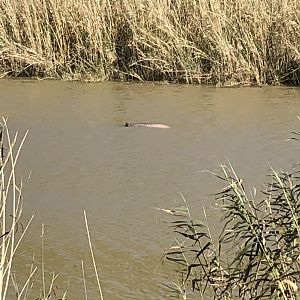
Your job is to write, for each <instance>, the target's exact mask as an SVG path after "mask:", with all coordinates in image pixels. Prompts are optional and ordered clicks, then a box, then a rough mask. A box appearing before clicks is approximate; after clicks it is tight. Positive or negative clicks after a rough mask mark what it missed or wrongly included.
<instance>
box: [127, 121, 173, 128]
mask: <svg viewBox="0 0 300 300" xmlns="http://www.w3.org/2000/svg"><path fill="white" fill-rule="evenodd" d="M124 126H125V127H150V128H170V126H168V125H165V124H161V123H128V122H126V123H125V124H124Z"/></svg>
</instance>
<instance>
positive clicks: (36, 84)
mask: <svg viewBox="0 0 300 300" xmlns="http://www.w3.org/2000/svg"><path fill="white" fill-rule="evenodd" d="M0 112H1V115H4V116H6V117H8V118H9V125H10V128H11V130H12V132H14V131H16V130H18V131H19V133H21V134H22V133H24V132H25V130H26V129H29V130H30V132H29V136H28V139H27V140H26V143H25V145H24V148H23V151H22V154H21V158H20V161H19V166H18V173H19V174H22V177H23V184H24V198H25V203H24V213H23V219H22V220H23V222H25V220H26V219H28V218H29V216H30V215H31V214H33V213H34V214H35V218H34V221H33V223H32V224H31V227H30V229H29V231H28V233H27V235H26V237H25V239H24V242H23V244H22V245H21V246H20V249H19V252H18V253H17V257H16V259H17V260H16V264H15V266H14V270H15V272H16V276H17V278H18V279H19V282H20V283H22V282H23V280H25V278H26V275H27V274H28V272H29V267H30V263H31V261H32V253H35V258H34V261H35V263H36V264H37V265H38V266H40V262H41V238H40V235H41V233H40V230H41V224H42V223H43V224H45V225H44V226H45V238H44V245H45V246H44V248H45V250H44V261H45V271H46V284H47V285H49V282H50V279H51V272H52V271H55V272H57V273H59V274H60V275H59V277H58V279H57V280H56V283H55V287H54V290H55V292H56V296H55V297H56V298H55V297H54V298H55V299H57V298H59V297H60V296H61V295H62V294H63V292H64V291H65V290H66V289H67V293H68V295H69V296H68V299H84V288H83V283H82V276H81V260H84V264H85V273H86V279H87V285H88V286H87V288H88V291H89V292H88V296H89V299H95V298H96V297H98V294H97V290H96V282H95V276H94V275H93V269H92V264H91V259H90V254H89V248H88V242H87V237H86V234H85V227H84V219H83V210H84V209H85V210H86V212H87V215H88V220H89V226H90V231H91V237H92V242H93V247H94V254H95V258H96V261H97V266H98V271H99V276H100V280H101V284H102V289H103V296H104V299H116V300H119V299H166V298H168V292H167V291H166V290H165V289H164V288H163V286H162V283H166V282H167V281H168V280H171V279H174V276H173V275H172V272H171V269H170V267H169V266H168V265H162V264H161V261H160V258H161V255H162V254H163V252H164V250H165V249H166V248H167V247H168V246H169V245H170V244H171V242H172V239H173V237H174V236H173V235H172V234H170V230H169V228H168V226H167V225H166V224H165V223H164V222H163V220H165V219H166V217H165V216H164V215H163V214H162V213H161V212H159V211H157V210H156V209H155V207H162V208H169V207H174V206H176V205H178V203H180V199H181V196H180V192H181V193H183V194H184V196H185V197H186V199H187V200H188V202H189V204H190V206H191V208H192V211H193V214H194V215H196V216H197V215H201V214H202V207H203V206H204V207H206V208H207V209H208V215H209V223H210V226H211V227H212V228H214V229H215V230H218V226H219V222H218V221H217V218H216V215H217V213H216V212H215V210H214V209H213V203H214V200H213V196H211V194H212V193H214V192H216V191H217V190H218V188H220V187H221V186H222V185H221V184H220V182H218V180H216V179H215V178H214V177H213V176H211V175H209V174H207V173H205V172H202V171H203V170H210V171H214V172H218V170H219V168H218V165H219V164H221V163H224V162H226V159H230V161H231V162H232V164H233V165H234V167H235V168H236V170H237V171H238V173H239V174H240V176H241V177H242V178H244V180H245V181H246V182H249V186H250V187H252V186H253V185H256V186H257V187H258V188H261V187H262V183H263V182H264V180H265V175H266V174H267V173H268V172H269V165H268V164H271V165H272V166H273V167H274V168H276V169H280V168H283V169H289V170H290V169H291V168H292V166H293V164H294V163H297V162H298V160H297V158H298V157H299V156H298V155H299V146H300V144H297V143H296V142H286V141H285V140H286V139H288V138H289V137H290V136H291V134H290V132H291V131H293V130H299V128H300V123H299V122H300V121H299V120H298V119H297V114H299V113H300V89H297V88H286V87H278V88H277V87H276V88H274V87H272V88H271V87H264V88H237V89H221V88H215V87H210V86H205V87H201V86H185V85H158V84H124V83H107V84H102V83H95V84H92V83H89V84H87V83H68V82H57V81H20V80H18V81H15V80H1V81H0ZM126 121H128V122H155V123H164V124H168V125H169V126H170V127H171V128H170V129H157V128H125V127H122V126H121V124H124V123H125V122H126ZM250 187H249V188H250ZM40 279H41V269H40V268H39V270H38V271H37V273H36V275H35V281H34V285H33V288H32V292H31V293H32V294H31V295H37V294H38V293H39V291H40V287H41V285H40V281H41V280H40ZM32 297H33V296H32Z"/></svg>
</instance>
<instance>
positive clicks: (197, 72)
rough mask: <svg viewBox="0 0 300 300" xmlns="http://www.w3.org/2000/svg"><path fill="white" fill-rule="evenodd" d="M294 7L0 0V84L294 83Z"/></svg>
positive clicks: (298, 14) (299, 79)
mask: <svg viewBox="0 0 300 300" xmlns="http://www.w3.org/2000/svg"><path fill="white" fill-rule="evenodd" d="M299 45H300V2H299V1H298V0H244V1H236V0H0V54H1V55H0V77H1V76H3V77H8V76H13V77H14V76H33V77H41V78H47V77H50V78H65V79H85V80H131V79H138V80H168V81H175V82H186V83H191V82H197V83H198V82H199V83H215V84H218V83H219V84H247V83H248V84H250V83H255V84H258V85H260V84H265V83H269V84H278V83H283V84H294V85H299V83H300V48H299Z"/></svg>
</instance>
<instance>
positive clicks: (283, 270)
mask: <svg viewBox="0 0 300 300" xmlns="http://www.w3.org/2000/svg"><path fill="white" fill-rule="evenodd" d="M222 169H223V175H221V176H220V175H217V176H218V177H219V178H220V179H221V180H222V181H224V182H225V185H226V187H225V188H224V189H223V190H222V191H220V192H219V193H217V194H216V200H217V204H218V206H219V209H220V215H221V216H222V217H221V219H220V227H221V228H222V232H221V234H220V236H219V237H215V236H212V234H211V231H210V229H209V226H208V225H207V224H208V223H210V222H211V221H210V220H207V218H206V221H205V222H200V221H197V220H195V219H194V217H193V216H192V215H191V213H190V211H189V209H188V206H187V204H186V202H185V203H184V205H183V206H182V207H180V208H177V209H174V210H164V211H167V212H168V213H170V214H172V215H173V217H174V218H175V220H172V221H171V226H172V228H173V229H174V232H175V233H176V234H177V235H178V236H179V237H178V240H177V243H176V244H175V245H173V246H172V247H171V248H170V249H169V250H168V251H167V253H166V255H165V258H166V259H167V260H168V261H170V262H172V263H173V264H175V265H176V270H177V271H178V272H179V273H180V274H181V276H180V278H181V280H180V281H179V283H177V284H173V285H169V289H171V291H173V293H174V296H176V297H177V296H178V297H179V298H180V299H188V298H189V297H188V295H190V293H191V291H194V295H196V296H197V297H196V298H197V299H217V300H221V299H228V300H232V299H242V300H250V299H257V300H258V299H284V300H287V299H289V300H295V299H299V298H300V291H299V287H300V198H299V196H300V176H299V171H297V172H294V173H285V172H280V173H278V172H275V171H274V170H272V173H271V175H270V178H271V179H270V181H269V183H268V184H267V188H266V190H265V191H263V192H262V193H261V194H260V195H258V194H257V193H256V190H253V192H252V193H250V194H249V193H247V192H246V191H247V187H246V186H245V185H244V183H243V181H242V180H241V179H240V178H239V177H238V175H237V174H236V172H235V170H234V169H233V168H232V166H231V165H230V164H229V165H227V166H223V167H222ZM205 216H206V214H205ZM214 222H215V220H214ZM193 299H194V298H193Z"/></svg>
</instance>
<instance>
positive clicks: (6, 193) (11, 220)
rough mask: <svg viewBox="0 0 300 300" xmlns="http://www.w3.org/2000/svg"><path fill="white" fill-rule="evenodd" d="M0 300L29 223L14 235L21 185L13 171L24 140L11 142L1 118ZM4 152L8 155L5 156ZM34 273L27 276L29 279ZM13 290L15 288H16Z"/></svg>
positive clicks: (18, 214) (17, 220)
mask: <svg viewBox="0 0 300 300" xmlns="http://www.w3.org/2000/svg"><path fill="white" fill-rule="evenodd" d="M0 127H1V128H0V131H1V134H0V148H1V159H0V188H1V191H0V226H1V229H0V230H1V241H0V252H1V258H0V299H6V296H7V291H8V286H9V282H10V280H11V273H12V265H13V260H14V256H15V253H16V250H17V249H18V247H19V244H20V242H21V240H22V239H23V237H24V235H25V233H26V231H27V229H28V227H29V225H30V223H31V221H32V219H33V216H32V217H31V219H30V220H29V221H28V223H27V224H26V226H25V228H24V230H23V232H22V233H21V234H20V235H17V229H18V223H19V221H20V217H21V214H22V204H23V198H22V184H20V185H18V184H17V179H16V173H15V168H16V164H17V161H18V158H19V155H20V150H21V148H22V146H23V143H24V141H25V139H26V136H27V132H26V133H25V135H24V137H23V139H22V140H21V142H20V144H19V145H17V134H16V135H15V136H14V137H13V138H12V137H11V136H10V133H9V130H8V127H7V122H6V120H5V119H4V118H3V119H2V123H1V124H0ZM6 149H7V153H5V152H6V151H5V150H6ZM34 272H35V269H33V270H32V273H31V274H30V275H29V280H30V278H31V277H32V275H33V273H34ZM29 280H27V281H26V282H25V284H24V286H23V287H21V290H20V291H19V293H18V298H20V296H21V295H22V294H23V292H24V291H25V289H26V287H27V286H28V284H29ZM15 286H17V285H16V284H15Z"/></svg>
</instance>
